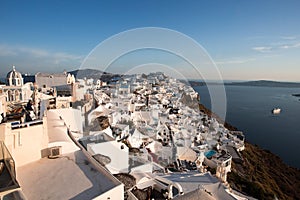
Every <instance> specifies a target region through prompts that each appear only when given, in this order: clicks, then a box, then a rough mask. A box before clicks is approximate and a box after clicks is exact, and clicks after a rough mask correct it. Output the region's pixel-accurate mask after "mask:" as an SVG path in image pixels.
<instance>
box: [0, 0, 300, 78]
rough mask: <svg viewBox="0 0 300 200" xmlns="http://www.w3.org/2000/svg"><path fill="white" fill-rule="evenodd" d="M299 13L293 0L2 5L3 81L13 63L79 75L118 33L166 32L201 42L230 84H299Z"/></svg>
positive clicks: (21, 67) (29, 69)
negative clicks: (135, 30) (102, 45)
mask: <svg viewBox="0 0 300 200" xmlns="http://www.w3.org/2000/svg"><path fill="white" fill-rule="evenodd" d="M299 8H300V1H289V0H288V1H275V0H274V1H267V0H264V1H231V0H229V1H67V0H63V1H54V0H51V1H11V0H7V1H0V66H1V67H0V69H1V70H0V75H1V76H5V74H6V73H7V72H8V71H9V70H10V69H11V68H12V65H16V68H17V69H18V70H19V71H21V72H23V73H35V72H37V71H48V72H59V71H63V69H67V70H69V69H76V68H79V67H80V65H81V62H82V61H83V59H84V58H85V57H86V56H87V55H88V54H89V52H90V51H91V50H92V49H93V48H94V47H96V46H97V45H98V44H99V43H100V42H102V41H103V40H105V39H107V38H109V37H111V36H112V35H115V34H118V33H120V32H122V31H126V30H129V29H133V28H140V27H163V28H168V29H172V30H176V31H179V32H181V33H183V34H186V35H187V36H189V37H191V38H193V39H194V40H196V41H197V42H198V43H199V44H201V45H202V46H203V48H204V49H205V50H206V51H207V52H208V53H209V55H210V56H211V58H212V59H213V61H214V62H215V63H216V64H217V66H218V68H219V69H220V72H221V75H222V76H223V78H224V79H231V80H255V79H269V80H287V81H299V82H300V56H299V55H300V12H299ZM153 55H154V56H155V54H153ZM137 56H141V55H140V54H137V55H136V57H137ZM157 57H162V56H157ZM166 58H168V56H166ZM166 58H165V59H166ZM130 59H131V60H132V59H134V58H133V57H130ZM137 59H140V58H137ZM125 60H126V59H125ZM128 60H129V59H127V64H130V62H128ZM153 61H156V62H160V59H159V58H158V59H157V60H155V59H154V60H151V62H153ZM124 62H125V61H124ZM145 62H148V60H145ZM117 63H120V62H117ZM121 64H122V63H121ZM121 64H120V65H121Z"/></svg>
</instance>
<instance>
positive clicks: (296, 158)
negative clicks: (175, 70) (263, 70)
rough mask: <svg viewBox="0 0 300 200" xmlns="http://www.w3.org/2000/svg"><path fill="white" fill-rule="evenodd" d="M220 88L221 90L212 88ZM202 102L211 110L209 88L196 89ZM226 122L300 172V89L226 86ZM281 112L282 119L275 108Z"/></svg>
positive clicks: (251, 141)
mask: <svg viewBox="0 0 300 200" xmlns="http://www.w3.org/2000/svg"><path fill="white" fill-rule="evenodd" d="M212 87H219V86H212ZM194 90H195V91H197V92H198V93H199V95H200V102H201V103H202V104H203V105H204V106H206V107H207V108H211V100H210V95H209V92H208V89H207V87H206V86H194ZM225 90H226V96H227V112H226V119H225V120H226V121H227V122H228V123H230V124H231V125H233V126H235V127H237V128H238V129H239V130H241V131H243V132H244V134H245V136H246V140H247V141H248V142H250V143H252V144H257V145H258V146H260V147H261V148H263V149H267V150H270V151H271V152H272V153H274V154H276V155H278V156H279V157H280V158H281V159H282V160H283V161H284V162H285V163H286V164H288V165H290V166H293V167H296V168H298V169H300V154H299V152H300V151H299V149H300V98H299V97H295V96H292V94H300V88H283V87H255V86H233V85H226V86H225ZM277 107H278V108H281V113H280V114H278V115H274V114H272V112H271V111H272V109H273V108H277Z"/></svg>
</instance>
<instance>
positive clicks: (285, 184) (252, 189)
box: [199, 104, 300, 199]
mask: <svg viewBox="0 0 300 200" xmlns="http://www.w3.org/2000/svg"><path fill="white" fill-rule="evenodd" d="M199 108H200V110H202V111H203V112H205V113H206V114H207V115H209V116H213V117H215V118H217V119H218V120H220V119H219V118H218V116H217V115H215V114H214V113H212V112H211V111H210V110H209V109H207V108H205V107H204V106H203V105H202V104H200V105H199ZM225 127H226V128H228V129H229V130H237V128H235V127H233V126H231V125H230V124H228V123H226V122H225ZM242 156H243V158H244V163H242V164H238V163H233V165H232V172H231V173H229V174H228V182H229V184H230V185H231V187H232V188H234V189H236V190H238V191H241V192H243V193H245V194H247V195H250V196H253V197H255V198H258V199H275V198H276V197H277V198H278V199H300V170H299V169H296V168H293V167H290V166H288V165H286V164H285V163H284V162H283V161H282V160H281V158H279V157H278V156H276V155H274V154H273V153H271V152H270V151H268V150H264V149H261V148H260V147H258V146H256V145H252V144H250V143H247V142H246V148H245V150H244V151H242Z"/></svg>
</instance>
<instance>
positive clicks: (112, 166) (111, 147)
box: [87, 141, 129, 173]
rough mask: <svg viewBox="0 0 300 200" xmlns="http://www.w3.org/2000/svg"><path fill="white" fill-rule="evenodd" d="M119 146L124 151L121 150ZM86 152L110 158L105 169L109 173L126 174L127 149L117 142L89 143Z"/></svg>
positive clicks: (127, 162)
mask: <svg viewBox="0 0 300 200" xmlns="http://www.w3.org/2000/svg"><path fill="white" fill-rule="evenodd" d="M121 146H123V147H124V149H121ZM87 151H88V152H90V153H91V154H92V155H95V154H98V153H99V154H102V155H105V156H108V157H110V159H111V163H109V164H107V165H106V167H107V168H108V169H109V171H110V172H111V173H119V172H128V166H129V155H128V154H129V149H128V147H127V146H126V145H125V144H123V143H119V142H117V141H110V142H102V143H96V144H95V143H90V144H88V145H87Z"/></svg>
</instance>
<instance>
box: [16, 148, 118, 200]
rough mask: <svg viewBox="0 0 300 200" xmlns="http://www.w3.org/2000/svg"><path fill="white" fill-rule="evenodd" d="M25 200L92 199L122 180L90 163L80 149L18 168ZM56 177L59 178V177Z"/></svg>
mask: <svg viewBox="0 0 300 200" xmlns="http://www.w3.org/2000/svg"><path fill="white" fill-rule="evenodd" d="M18 171H19V174H18V180H19V183H20V185H21V187H22V189H23V191H24V193H25V195H26V196H27V198H28V199H32V200H34V199H73V200H75V199H78V200H81V199H93V198H96V197H98V196H99V195H101V194H103V193H105V192H107V191H109V190H110V189H112V188H114V187H116V186H120V185H121V183H120V182H119V181H118V180H117V179H115V178H114V177H112V176H111V175H110V174H109V173H108V172H107V171H105V170H104V169H103V168H101V167H100V169H99V167H98V166H95V165H93V164H91V162H90V160H88V158H87V157H86V156H85V155H84V153H83V152H82V151H76V152H74V153H70V154H66V155H62V156H61V157H59V158H57V159H48V158H42V159H40V160H38V161H36V162H33V163H30V164H27V165H24V166H22V167H20V168H19V169H18ZM58 177H59V178H58Z"/></svg>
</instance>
